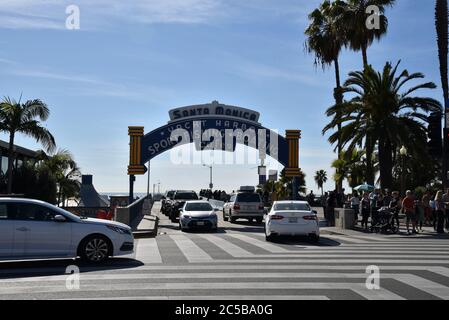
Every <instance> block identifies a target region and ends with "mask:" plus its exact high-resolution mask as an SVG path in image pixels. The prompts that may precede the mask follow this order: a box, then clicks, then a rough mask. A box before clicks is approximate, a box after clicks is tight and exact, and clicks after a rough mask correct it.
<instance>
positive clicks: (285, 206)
mask: <svg viewBox="0 0 449 320" xmlns="http://www.w3.org/2000/svg"><path fill="white" fill-rule="evenodd" d="M274 210H276V211H281V210H286V211H290V210H298V211H310V206H309V205H308V204H307V203H276V204H275V205H274Z"/></svg>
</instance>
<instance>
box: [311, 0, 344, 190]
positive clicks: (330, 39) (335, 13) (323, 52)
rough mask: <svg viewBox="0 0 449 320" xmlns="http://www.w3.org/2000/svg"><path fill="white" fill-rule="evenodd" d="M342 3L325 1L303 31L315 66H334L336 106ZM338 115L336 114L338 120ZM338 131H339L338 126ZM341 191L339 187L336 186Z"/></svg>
mask: <svg viewBox="0 0 449 320" xmlns="http://www.w3.org/2000/svg"><path fill="white" fill-rule="evenodd" d="M345 5H346V4H345V2H344V1H333V2H331V1H329V0H325V1H324V2H323V3H322V4H321V5H320V7H319V8H317V9H315V10H314V11H313V12H312V13H310V14H309V21H310V24H309V26H308V27H307V29H306V30H305V35H306V36H307V40H306V42H305V45H304V47H305V49H306V51H307V52H309V53H313V54H314V55H315V65H317V66H318V65H320V66H322V67H323V69H324V68H325V67H326V66H330V65H332V64H333V65H334V68H335V82H336V87H335V89H334V98H335V103H336V105H341V104H342V103H343V93H342V89H341V80H340V65H339V56H340V52H341V50H342V48H343V46H344V45H345V39H346V36H345V33H344V32H345V26H344V25H343V24H342V20H341V16H342V14H343V13H344V10H345ZM338 116H339V114H338V113H337V114H336V117H337V118H338ZM337 126H338V131H340V129H341V128H340V124H338V125H337ZM341 151H342V147H341V143H340V139H338V141H337V154H338V155H339V154H340V153H341ZM337 189H341V185H337Z"/></svg>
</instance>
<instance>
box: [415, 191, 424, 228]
mask: <svg viewBox="0 0 449 320" xmlns="http://www.w3.org/2000/svg"><path fill="white" fill-rule="evenodd" d="M415 212H416V228H417V229H418V230H419V231H420V232H423V229H422V228H423V224H424V206H423V203H422V201H421V200H420V199H419V198H417V200H415Z"/></svg>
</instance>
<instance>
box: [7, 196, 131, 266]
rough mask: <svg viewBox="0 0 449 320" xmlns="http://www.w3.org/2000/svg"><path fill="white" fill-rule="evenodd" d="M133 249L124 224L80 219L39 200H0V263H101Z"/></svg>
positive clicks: (129, 235) (129, 233)
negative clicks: (72, 260) (64, 260)
mask: <svg viewBox="0 0 449 320" xmlns="http://www.w3.org/2000/svg"><path fill="white" fill-rule="evenodd" d="M133 250H134V237H133V234H132V232H131V228H130V227H129V226H127V225H125V224H122V223H118V222H114V221H107V220H100V219H92V218H81V217H78V216H76V215H73V214H71V213H69V212H67V211H65V210H62V209H61V208H58V207H55V206H53V205H51V204H48V203H46V202H42V201H38V200H31V199H21V198H0V260H28V259H47V258H76V257H81V258H82V259H83V260H86V261H88V262H92V263H100V262H103V261H105V260H106V259H107V258H108V257H110V256H120V255H127V254H130V253H132V252H133Z"/></svg>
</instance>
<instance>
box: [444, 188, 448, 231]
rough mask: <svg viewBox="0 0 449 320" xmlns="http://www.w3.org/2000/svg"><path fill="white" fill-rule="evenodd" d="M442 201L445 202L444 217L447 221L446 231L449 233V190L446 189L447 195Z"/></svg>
mask: <svg viewBox="0 0 449 320" xmlns="http://www.w3.org/2000/svg"><path fill="white" fill-rule="evenodd" d="M442 201H443V202H444V209H445V210H444V211H445V213H444V216H445V220H446V231H448V232H449V188H448V189H446V193H445V194H444V195H443V197H442Z"/></svg>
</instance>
